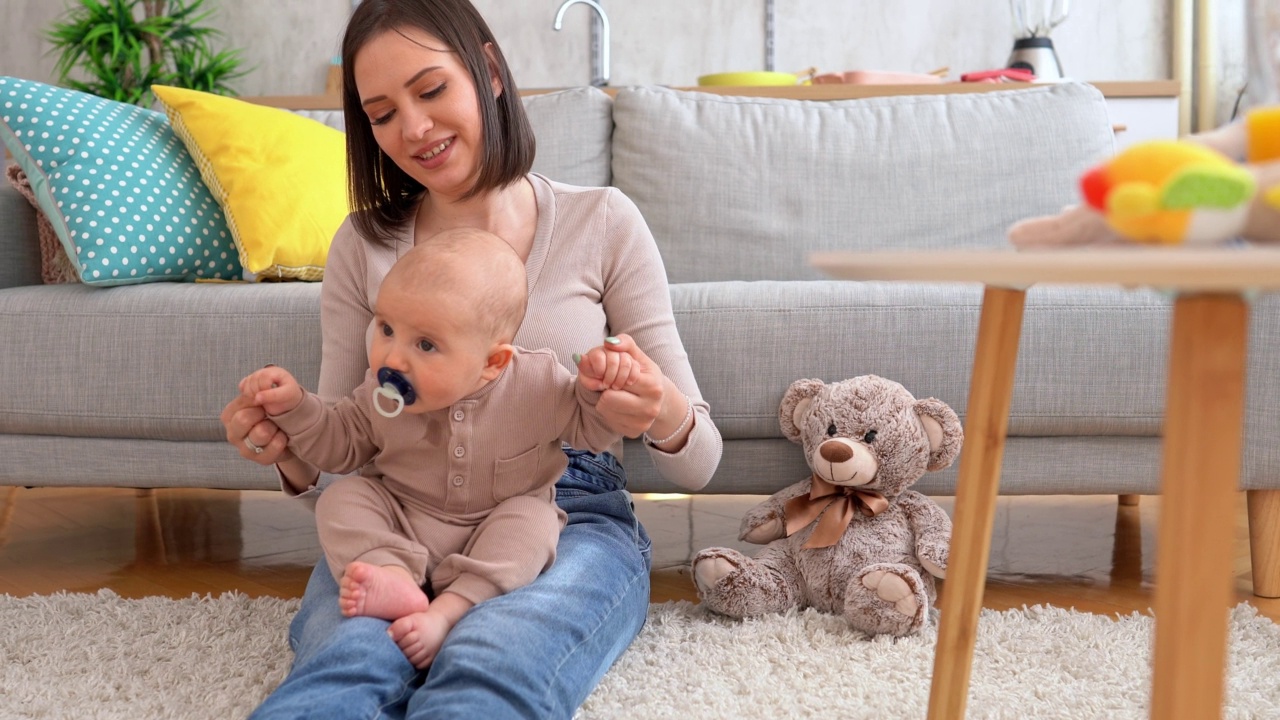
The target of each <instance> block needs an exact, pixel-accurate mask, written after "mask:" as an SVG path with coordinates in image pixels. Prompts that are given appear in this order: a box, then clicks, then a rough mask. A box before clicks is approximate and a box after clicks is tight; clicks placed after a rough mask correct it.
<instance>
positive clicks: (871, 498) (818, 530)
mask: <svg viewBox="0 0 1280 720" xmlns="http://www.w3.org/2000/svg"><path fill="white" fill-rule="evenodd" d="M887 507H889V501H888V500H886V499H885V498H884V496H883V495H881V494H880V493H878V492H875V491H874V490H860V489H858V488H854V487H843V486H840V485H833V484H831V483H829V482H827V481H826V480H823V479H822V478H821V477H819V476H818V475H817V474H816V473H815V474H814V476H813V482H812V487H811V488H810V490H809V494H808V495H800V496H798V497H793V498H791V499H790V500H788V501H787V504H786V505H785V506H783V515H784V517H785V518H786V521H787V536H788V537H790V536H791V535H794V534H795V533H796V532H798V531H800V530H801V529H802V528H804V527H806V526H807V525H808V524H809V523H811V522H813V519H814V518H816V517H818V516H819V515H821V516H822V518H821V519H820V520H818V526H817V527H815V528H814V529H813V533H812V534H811V535H809V539H808V540H806V541H805V543H804V545H803V546H802V547H803V548H824V547H831V546H832V545H835V544H836V543H837V542H838V541H839V540H840V538H841V537H843V536H844V531H845V530H846V529H848V527H849V523H851V522H853V513H854V511H855V510H857V511H859V512H861V513H862V514H863V515H866V516H867V517H873V516H875V515H877V514H879V513H881V512H883V511H884V509H885V508H887ZM823 511H825V512H823Z"/></svg>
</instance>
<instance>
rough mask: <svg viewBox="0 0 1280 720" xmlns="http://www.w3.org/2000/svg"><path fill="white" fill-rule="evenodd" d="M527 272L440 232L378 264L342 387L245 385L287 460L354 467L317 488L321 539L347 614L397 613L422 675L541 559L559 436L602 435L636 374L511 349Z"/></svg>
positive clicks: (543, 562)
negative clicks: (368, 312)
mask: <svg viewBox="0 0 1280 720" xmlns="http://www.w3.org/2000/svg"><path fill="white" fill-rule="evenodd" d="M526 283H527V280H526V278H525V271H524V265H523V263H521V261H520V259H519V257H518V256H517V255H516V253H515V252H514V251H513V250H512V249H511V247H510V246H509V245H507V244H506V243H505V242H504V241H503V240H502V239H500V238H498V237H496V236H494V235H491V234H489V233H485V232H481V231H478V230H471V229H461V230H452V231H447V232H444V233H440V234H439V235H436V236H433V237H432V238H430V239H429V240H427V241H426V242H424V243H421V244H419V245H417V246H416V247H414V248H413V249H412V250H410V251H409V252H408V253H406V254H405V255H404V256H403V257H402V258H400V259H399V260H398V261H397V262H396V264H395V266H394V267H392V269H391V271H390V272H388V273H387V276H386V279H385V280H384V281H383V283H382V287H381V289H380V291H379V293H378V299H377V303H376V306H375V308H374V311H375V312H374V320H373V326H372V332H373V335H372V338H371V340H370V347H369V365H370V370H369V374H368V377H367V378H366V380H365V382H364V383H363V384H362V385H360V386H359V387H357V388H356V389H355V391H354V393H353V395H352V396H351V397H349V398H344V399H343V400H341V401H339V402H338V403H337V404H335V405H333V406H331V407H330V406H326V405H325V404H324V403H323V402H322V401H321V400H320V399H319V398H318V397H317V396H316V395H314V394H312V393H309V392H307V391H305V390H304V389H303V388H302V387H300V386H299V385H298V382H297V381H296V380H295V379H294V377H293V376H292V375H290V374H289V373H288V372H286V371H285V370H284V369H283V368H279V367H275V366H268V367H266V368H263V369H262V370H258V371H256V372H254V373H253V374H251V375H249V376H248V377H246V378H245V379H244V380H242V381H241V382H240V390H241V392H243V393H245V394H247V395H249V396H252V397H254V398H255V402H257V403H258V404H259V405H260V406H262V408H263V409H264V410H265V411H266V413H267V414H268V415H269V416H270V417H271V419H272V420H273V421H274V422H275V423H276V425H277V426H278V427H279V428H280V430H281V431H282V432H284V433H285V434H286V435H288V437H289V448H290V449H291V450H292V451H293V453H294V454H295V455H297V456H298V457H300V458H302V459H304V460H306V461H308V462H310V463H312V464H313V465H315V466H317V467H319V468H320V469H321V470H324V471H326V472H331V473H349V472H353V471H356V470H359V471H360V474H359V475H353V476H348V477H343V478H340V479H338V480H336V481H335V482H333V483H332V484H330V485H329V487H327V488H326V489H325V491H324V492H323V493H322V494H321V495H320V499H319V501H318V502H317V504H316V523H317V528H318V533H319V538H320V544H321V546H322V548H323V549H324V553H325V558H326V560H327V561H328V563H329V567H330V569H331V570H332V571H333V574H334V576H335V577H336V578H338V579H339V587H340V594H339V603H340V605H341V609H342V612H343V614H344V615H347V616H349V617H350V616H357V615H361V616H369V617H377V618H382V619H385V620H392V621H394V622H393V623H392V625H391V628H390V630H389V632H390V635H391V637H392V639H393V640H395V642H396V643H397V644H398V645H399V646H400V648H401V650H403V651H404V654H405V657H407V658H408V659H409V661H410V662H412V663H413V664H414V665H415V666H416V667H419V668H423V667H426V666H427V665H429V664H430V663H431V661H432V659H433V658H434V657H435V654H436V652H437V651H438V650H439V649H440V646H441V645H442V644H443V642H444V639H445V636H446V635H447V634H448V632H449V630H450V629H451V628H452V627H453V626H454V625H455V624H456V623H457V622H458V620H459V619H461V617H462V616H463V615H464V614H465V613H466V612H467V610H469V609H470V608H471V607H472V606H474V605H475V604H476V603H479V602H481V601H483V600H486V599H488V598H492V597H495V596H497V595H500V594H503V593H506V592H509V591H511V590H512V589H514V588H517V587H520V586H522V585H525V584H527V583H529V582H531V581H532V580H533V579H534V578H535V577H537V576H538V574H539V573H541V572H542V571H543V570H545V569H546V568H547V567H549V566H550V565H551V563H552V561H553V560H554V559H555V552H556V542H557V540H558V538H559V534H560V530H561V528H563V527H564V523H565V521H566V516H565V514H564V512H563V511H562V510H560V508H559V507H558V506H557V505H556V504H555V487H554V486H555V483H556V481H557V480H558V479H559V478H560V475H561V474H562V473H563V472H564V470H565V468H566V467H567V465H568V460H567V458H566V456H565V454H564V452H563V450H562V443H567V444H569V445H571V446H573V447H575V448H578V449H589V450H592V451H594V452H601V451H603V450H606V449H608V448H609V447H610V446H611V445H613V444H614V443H615V442H616V441H617V440H618V439H619V437H618V435H617V434H616V433H614V432H613V431H612V430H611V429H610V428H609V427H608V425H607V424H606V423H605V421H604V419H603V418H602V417H601V415H600V414H599V413H598V412H597V411H596V403H597V401H598V400H599V398H600V394H601V391H602V390H606V389H609V390H620V389H623V388H625V387H626V386H628V385H630V384H632V383H634V381H635V379H636V378H637V377H639V373H640V372H641V368H640V364H639V363H637V362H635V361H634V359H633V358H632V356H631V355H629V354H627V353H624V352H618V351H615V350H606V349H605V348H604V347H603V346H601V347H597V348H594V349H593V350H591V351H590V352H588V353H587V354H586V355H585V356H583V357H581V358H579V357H578V356H575V358H574V359H575V361H577V362H578V370H579V374H578V376H577V378H576V379H575V377H574V376H573V375H572V374H570V372H569V371H568V370H567V369H566V368H565V367H564V366H562V365H561V364H560V362H559V361H558V360H557V359H556V356H555V355H554V353H552V352H551V351H550V350H534V351H527V350H523V349H519V348H516V347H513V346H512V345H511V343H512V341H513V339H514V337H515V334H516V330H517V329H519V327H520V323H521V321H522V320H523V318H524V313H525V302H526V295H527V289H526ZM610 340H612V338H610ZM615 342H616V341H615ZM375 368H377V370H376V371H375V370H374V369H375Z"/></svg>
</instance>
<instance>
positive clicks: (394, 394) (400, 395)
mask: <svg viewBox="0 0 1280 720" xmlns="http://www.w3.org/2000/svg"><path fill="white" fill-rule="evenodd" d="M378 384H379V385H380V386H381V387H379V388H377V389H376V390H374V391H373V409H374V410H377V411H378V414H379V415H381V416H382V417H384V418H393V417H395V416H397V415H399V414H400V413H401V412H403V411H404V406H405V405H412V404H413V401H414V400H417V399H418V396H417V394H415V393H414V392H413V385H410V384H409V380H408V379H407V378H405V376H404V375H401V374H400V373H399V371H396V370H392V369H391V368H388V367H384V368H382V369H381V370H379V371H378ZM380 397H384V398H386V399H388V400H390V401H391V402H393V403H395V404H396V408H395V410H384V409H382V403H381V402H380V401H379V400H378V398H380Z"/></svg>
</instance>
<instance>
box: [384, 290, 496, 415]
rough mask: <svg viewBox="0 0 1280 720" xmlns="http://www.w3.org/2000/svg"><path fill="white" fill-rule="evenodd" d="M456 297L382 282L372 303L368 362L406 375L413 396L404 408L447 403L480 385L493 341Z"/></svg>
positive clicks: (422, 409) (431, 407)
mask: <svg viewBox="0 0 1280 720" xmlns="http://www.w3.org/2000/svg"><path fill="white" fill-rule="evenodd" d="M473 317H474V309H473V308H467V307H463V303H462V302H461V301H459V300H457V299H453V298H449V297H442V296H441V295H436V294H431V293H423V292H417V293H411V292H405V291H403V290H402V289H401V288H399V287H397V286H396V285H391V286H388V285H386V284H384V285H383V287H382V289H381V290H380V291H379V294H378V304H377V307H376V308H375V314H374V327H373V341H372V343H371V344H370V347H369V366H370V367H371V368H373V371H374V372H375V373H376V372H377V371H378V370H379V369H380V368H384V367H388V368H391V369H392V370H395V371H397V372H399V373H400V374H402V375H404V377H405V379H407V380H408V381H409V383H410V384H411V385H413V389H414V392H415V394H416V395H417V399H416V400H415V401H414V403H413V404H412V405H406V406H405V408H404V411H405V412H406V413H414V414H421V413H427V412H432V411H434V410H440V409H442V408H447V407H449V406H450V405H452V404H454V403H455V402H457V401H459V400H461V399H462V398H464V397H466V396H468V395H470V394H471V393H473V392H475V391H476V390H479V389H480V388H481V387H484V385H485V383H486V382H488V379H487V378H485V377H484V376H483V373H484V370H485V366H486V365H487V361H488V357H489V352H490V351H491V350H492V349H494V346H495V343H494V342H493V340H492V339H491V338H489V337H487V335H486V333H485V332H484V330H483V329H481V328H480V327H477V323H475V322H474V321H473Z"/></svg>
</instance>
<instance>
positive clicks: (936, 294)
mask: <svg viewBox="0 0 1280 720" xmlns="http://www.w3.org/2000/svg"><path fill="white" fill-rule="evenodd" d="M671 294H672V302H673V305H674V308H675V315H676V323H677V325H678V326H679V328H680V337H681V339H682V340H683V342H684V345H685V349H686V350H687V351H688V353H689V361H690V363H691V364H692V366H693V371H694V374H695V376H696V377H697V378H698V386H699V389H700V390H701V391H702V394H703V396H704V397H705V398H706V400H707V402H708V403H710V405H711V414H712V417H714V418H715V420H716V426H717V427H718V428H719V429H720V433H721V435H722V436H723V437H724V438H725V439H726V440H733V439H743V438H776V437H782V433H781V432H780V430H779V428H778V404H779V403H780V401H781V399H782V394H783V392H785V391H786V389H787V387H788V386H789V385H790V384H791V382H792V381H793V380H796V379H799V378H807V377H812V378H819V379H822V380H826V381H834V380H840V379H843V378H848V377H853V376H855V375H863V374H867V373H873V374H876V375H882V376H885V377H888V378H891V379H893V380H897V381H898V382H901V383H902V384H903V385H905V386H906V387H907V388H908V389H910V390H911V392H912V393H913V394H914V395H916V396H917V397H927V396H933V397H937V398H938V399H940V400H942V401H944V402H946V403H947V404H948V405H950V406H951V407H952V408H954V409H955V410H956V412H957V413H960V414H961V415H962V416H963V415H964V412H965V407H966V405H967V403H968V396H969V391H968V388H969V377H970V372H971V370H972V366H973V349H974V337H975V335H976V332H977V326H978V312H979V309H980V307H981V303H982V290H981V288H980V287H978V286H970V285H946V284H915V283H857V282H837V281H783V282H778V281H756V282H715V283H684V284H676V285H672V286H671ZM1168 326H1169V301H1168V300H1167V299H1166V298H1165V297H1164V296H1162V295H1160V294H1157V293H1154V292H1144V291H1122V290H1119V289H1116V290H1109V289H1101V288H1078V287H1037V288H1032V289H1031V290H1030V291H1029V292H1028V293H1027V302H1026V311H1025V314H1024V320H1023V331H1022V340H1021V343H1020V345H1019V354H1018V366H1017V373H1016V377H1015V387H1014V393H1013V402H1012V407H1011V409H1010V420H1009V433H1010V435H1014V436H1037V435H1063V436H1089V435H1137V436H1155V435H1157V434H1158V433H1159V430H1160V421H1161V417H1162V415H1163V412H1164V401H1165V394H1164V393H1165V388H1164V378H1165V366H1166V357H1167V354H1168V337H1169V336H1168Z"/></svg>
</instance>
